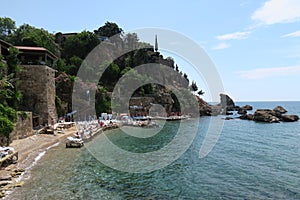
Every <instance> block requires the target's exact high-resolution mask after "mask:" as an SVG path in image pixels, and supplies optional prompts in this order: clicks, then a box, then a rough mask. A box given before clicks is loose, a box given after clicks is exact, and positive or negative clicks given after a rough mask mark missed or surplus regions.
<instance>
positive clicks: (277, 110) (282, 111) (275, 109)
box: [273, 106, 287, 114]
mask: <svg viewBox="0 0 300 200" xmlns="http://www.w3.org/2000/svg"><path fill="white" fill-rule="evenodd" d="M273 111H275V112H278V113H280V114H284V113H286V112H287V110H286V109H284V108H283V107H282V106H276V107H275V108H274V109H273Z"/></svg>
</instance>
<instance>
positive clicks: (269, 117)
mask: <svg viewBox="0 0 300 200" xmlns="http://www.w3.org/2000/svg"><path fill="white" fill-rule="evenodd" d="M253 120H254V121H259V122H269V123H276V122H279V121H280V118H278V117H277V113H276V112H275V111H273V110H270V109H258V110H256V111H255V113H254V115H253Z"/></svg>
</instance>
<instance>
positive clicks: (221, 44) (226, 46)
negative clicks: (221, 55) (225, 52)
mask: <svg viewBox="0 0 300 200" xmlns="http://www.w3.org/2000/svg"><path fill="white" fill-rule="evenodd" d="M228 47H230V44H227V43H225V42H222V43H220V44H218V45H217V46H214V47H212V48H211V49H212V50H221V49H226V48H228Z"/></svg>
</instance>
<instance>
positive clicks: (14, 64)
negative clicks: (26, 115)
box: [6, 47, 22, 109]
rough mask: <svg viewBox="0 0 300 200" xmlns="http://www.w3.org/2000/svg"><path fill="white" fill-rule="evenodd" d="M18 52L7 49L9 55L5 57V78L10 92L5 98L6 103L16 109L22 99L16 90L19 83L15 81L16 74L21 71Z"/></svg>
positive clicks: (13, 49) (11, 48)
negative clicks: (8, 82) (8, 80)
mask: <svg viewBox="0 0 300 200" xmlns="http://www.w3.org/2000/svg"><path fill="white" fill-rule="evenodd" d="M18 54H19V51H18V50H17V49H16V48H14V47H10V48H9V55H8V56H7V74H8V75H7V77H8V78H9V79H10V80H11V84H12V88H11V89H12V92H11V95H10V96H9V97H7V99H6V102H7V104H8V105H9V106H11V107H12V108H14V109H17V108H18V106H19V103H20V101H21V98H22V94H21V92H20V91H19V90H17V87H18V84H20V82H19V81H18V80H17V73H18V72H19V71H20V70H21V67H20V63H19V59H18V57H17V56H18Z"/></svg>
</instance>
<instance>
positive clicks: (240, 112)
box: [238, 108, 247, 115]
mask: <svg viewBox="0 0 300 200" xmlns="http://www.w3.org/2000/svg"><path fill="white" fill-rule="evenodd" d="M238 114H239V115H246V114H247V110H244V109H243V108H240V109H239V110H238Z"/></svg>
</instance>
